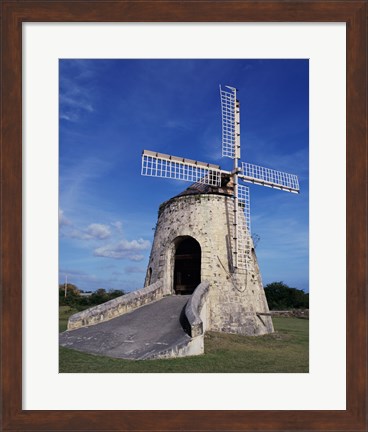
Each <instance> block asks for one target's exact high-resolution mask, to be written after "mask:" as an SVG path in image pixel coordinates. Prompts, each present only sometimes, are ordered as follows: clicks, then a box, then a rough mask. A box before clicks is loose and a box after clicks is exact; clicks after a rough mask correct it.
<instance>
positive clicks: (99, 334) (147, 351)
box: [59, 295, 191, 360]
mask: <svg viewBox="0 0 368 432" xmlns="http://www.w3.org/2000/svg"><path fill="white" fill-rule="evenodd" d="M189 297H190V296H185V295H182V296H176V295H173V296H170V297H164V298H163V299H161V300H158V301H156V302H154V303H151V304H149V305H146V306H142V307H140V308H139V309H136V310H134V311H133V312H130V313H127V314H125V315H121V316H119V317H117V318H114V319H111V320H110V321H106V322H103V323H100V324H96V325H93V326H89V327H83V328H79V329H77V330H71V331H65V332H63V333H61V334H60V336H59V343H60V345H61V346H63V347H65V348H72V349H75V350H78V351H84V352H87V353H91V354H99V355H103V356H109V357H116V358H123V359H131V360H140V359H147V358H155V357H158V356H159V355H160V353H163V352H165V351H168V350H170V349H171V348H173V349H175V347H176V346H178V345H180V344H185V343H188V341H190V339H191V338H190V336H188V335H187V334H186V333H185V332H184V330H183V328H182V326H181V324H180V315H181V313H182V311H183V309H184V307H185V304H186V303H187V301H188V299H189Z"/></svg>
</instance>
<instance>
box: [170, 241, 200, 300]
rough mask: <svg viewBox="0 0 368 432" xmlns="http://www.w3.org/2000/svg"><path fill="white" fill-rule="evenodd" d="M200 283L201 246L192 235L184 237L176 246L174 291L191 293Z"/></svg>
mask: <svg viewBox="0 0 368 432" xmlns="http://www.w3.org/2000/svg"><path fill="white" fill-rule="evenodd" d="M200 283H201V247H200V245H199V243H198V242H197V240H194V238H192V237H186V238H184V239H183V240H182V241H181V242H180V243H179V244H178V245H177V247H176V252H175V267H174V291H175V293H176V294H192V293H193V291H194V290H195V289H196V288H197V286H198V285H199V284H200Z"/></svg>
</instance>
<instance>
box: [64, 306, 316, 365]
mask: <svg viewBox="0 0 368 432" xmlns="http://www.w3.org/2000/svg"><path fill="white" fill-rule="evenodd" d="M72 313H75V311H74V310H72V309H70V308H67V307H65V306H64V307H63V308H60V331H63V330H65V329H66V322H67V316H69V315H71V314H72ZM273 323H274V327H275V333H274V334H270V335H265V336H259V337H249V336H241V335H232V334H223V333H215V332H207V333H206V335H205V354H204V355H201V356H194V357H184V358H176V359H167V360H138V361H134V360H121V359H113V358H109V357H103V356H97V355H92V354H85V353H82V352H78V351H75V350H71V349H67V348H63V347H60V351H59V372H61V373H81V372H89V373H91V372H96V373H103V372H105V373H116V372H124V373H128V372H135V373H145V372H149V373H167V372H176V373H196V372H201V373H207V372H213V373H221V372H237V373H282V372H289V373H290V372H299V373H303V372H304V373H306V372H308V358H309V350H308V339H309V321H308V320H304V319H297V318H273Z"/></svg>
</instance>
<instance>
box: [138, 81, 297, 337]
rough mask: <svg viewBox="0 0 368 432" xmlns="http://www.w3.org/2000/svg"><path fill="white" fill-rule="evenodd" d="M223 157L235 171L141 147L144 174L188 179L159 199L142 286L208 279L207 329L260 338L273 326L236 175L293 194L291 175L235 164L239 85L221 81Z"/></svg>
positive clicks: (178, 286) (192, 285)
mask: <svg viewBox="0 0 368 432" xmlns="http://www.w3.org/2000/svg"><path fill="white" fill-rule="evenodd" d="M220 96H221V107H222V155H223V156H225V157H230V158H231V159H233V162H234V165H233V170H232V171H231V172H230V171H225V170H222V169H221V168H220V167H219V166H218V165H213V164H209V163H203V162H198V161H195V160H190V159H185V158H182V157H176V156H171V155H166V154H161V153H156V152H153V151H148V150H145V151H143V155H142V175H146V176H154V177H163V178H170V179H177V180H184V181H189V182H191V183H193V184H192V185H191V186H189V187H188V188H187V189H186V190H185V191H184V192H182V193H180V194H179V195H177V196H175V197H173V198H171V199H170V200H168V201H166V202H164V203H163V204H161V206H160V209H159V216H158V221H157V225H156V231H155V236H154V241H153V245H152V251H151V255H150V259H149V264H148V269H147V276H146V280H145V286H147V285H150V284H152V283H154V282H156V281H158V280H161V281H162V282H163V286H164V289H165V294H167V295H175V294H176V295H183V294H184V295H187V294H192V293H193V292H194V290H195V289H196V287H197V286H198V285H199V284H200V283H201V282H202V281H208V282H209V284H210V289H209V308H208V309H207V314H208V316H207V322H208V326H209V328H208V329H209V330H214V331H220V332H227V333H241V334H246V335H261V334H265V333H270V332H272V331H273V325H272V320H271V318H270V317H269V316H268V315H267V313H268V305H267V301H266V297H265V293H264V289H263V285H262V279H261V274H260V271H259V267H258V262H257V257H256V254H255V251H254V245H253V241H252V238H251V234H250V202H249V188H248V187H247V186H245V185H242V184H239V183H238V182H239V180H242V181H244V182H247V183H254V184H258V185H262V186H267V187H271V188H275V189H280V190H284V191H288V192H293V193H298V192H299V185H298V179H297V177H296V176H295V175H292V174H287V173H283V172H279V171H275V170H272V169H269V168H264V167H261V166H256V165H253V164H249V163H241V165H240V164H239V162H240V104H239V101H238V100H237V98H236V89H235V88H233V87H225V88H224V89H223V88H221V86H220Z"/></svg>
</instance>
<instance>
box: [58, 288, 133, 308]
mask: <svg viewBox="0 0 368 432" xmlns="http://www.w3.org/2000/svg"><path fill="white" fill-rule="evenodd" d="M65 291H66V295H65ZM124 294H125V292H124V291H121V290H109V291H106V290H105V289H103V288H100V289H98V290H97V291H95V292H93V293H88V292H87V293H86V292H84V291H82V290H80V289H78V288H77V287H76V286H75V285H73V284H67V288H66V290H65V284H60V285H59V305H60V306H69V307H70V308H74V309H76V310H77V311H81V310H84V309H87V308H89V307H91V306H96V305H99V304H101V303H105V302H107V301H109V300H112V299H114V298H116V297H120V296H122V295H124Z"/></svg>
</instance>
